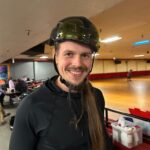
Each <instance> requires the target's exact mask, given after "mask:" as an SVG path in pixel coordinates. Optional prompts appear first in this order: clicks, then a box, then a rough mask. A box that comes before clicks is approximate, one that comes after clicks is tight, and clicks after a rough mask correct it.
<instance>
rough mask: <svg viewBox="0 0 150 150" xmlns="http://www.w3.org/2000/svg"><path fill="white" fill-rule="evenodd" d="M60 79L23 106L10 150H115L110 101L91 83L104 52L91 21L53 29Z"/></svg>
mask: <svg viewBox="0 0 150 150" xmlns="http://www.w3.org/2000/svg"><path fill="white" fill-rule="evenodd" d="M50 45H54V47H55V56H54V66H55V69H56V71H57V73H58V76H54V77H52V78H51V79H50V80H48V81H47V82H46V83H45V85H44V86H42V87H41V88H39V89H38V90H37V91H35V92H33V93H32V94H31V95H29V96H27V97H26V98H25V99H24V100H23V102H22V104H21V105H20V107H19V109H18V111H17V115H16V119H15V125H14V130H13V133H12V136H11V141H10V148H9V150H20V149H21V150H109V149H111V148H112V145H111V142H110V141H109V138H108V136H107V134H106V130H105V127H104V114H103V112H104V106H105V104H104V98H103V95H102V93H101V91H100V90H98V89H96V88H94V87H92V85H91V84H90V82H89V81H88V79H87V77H88V75H89V73H90V72H91V70H92V66H93V61H94V54H95V52H97V51H98V48H99V36H98V32H97V30H96V28H95V26H94V25H93V24H92V23H91V22H90V21H89V20H88V19H87V18H85V17H68V18H65V19H63V20H61V21H60V22H59V23H58V24H57V25H56V27H55V28H54V29H53V31H52V33H51V36H50Z"/></svg>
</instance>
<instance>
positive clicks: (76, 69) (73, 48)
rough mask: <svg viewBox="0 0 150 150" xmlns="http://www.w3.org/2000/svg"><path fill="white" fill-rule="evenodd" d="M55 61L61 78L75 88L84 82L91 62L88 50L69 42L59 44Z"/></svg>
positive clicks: (90, 53)
mask: <svg viewBox="0 0 150 150" xmlns="http://www.w3.org/2000/svg"><path fill="white" fill-rule="evenodd" d="M55 59H56V65H57V68H58V71H59V73H60V75H61V76H62V78H63V79H65V80H66V81H68V82H69V83H71V84H72V85H75V86H78V85H79V84H80V83H82V82H83V81H84V79H85V78H86V77H87V75H88V74H89V71H90V70H91V67H92V62H93V59H92V52H91V49H90V48H88V47H85V46H83V45H80V44H78V43H75V42H71V41H66V42H62V43H60V45H59V49H58V50H57V52H56V55H55Z"/></svg>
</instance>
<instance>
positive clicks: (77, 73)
mask: <svg viewBox="0 0 150 150" xmlns="http://www.w3.org/2000/svg"><path fill="white" fill-rule="evenodd" d="M71 73H72V74H76V75H79V74H81V73H82V72H81V71H78V72H75V71H71Z"/></svg>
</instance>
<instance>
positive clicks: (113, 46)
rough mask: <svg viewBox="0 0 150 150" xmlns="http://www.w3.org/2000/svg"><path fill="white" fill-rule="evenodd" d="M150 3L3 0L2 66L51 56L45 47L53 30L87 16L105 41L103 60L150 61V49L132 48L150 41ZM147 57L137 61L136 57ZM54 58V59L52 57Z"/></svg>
mask: <svg viewBox="0 0 150 150" xmlns="http://www.w3.org/2000/svg"><path fill="white" fill-rule="evenodd" d="M149 14H150V0H92V1H91V0H32V1H31V0H13V1H12V0H0V63H2V62H5V61H6V60H9V59H12V58H15V59H33V58H38V57H39V55H41V54H43V53H45V52H46V53H47V52H49V48H48V47H47V46H45V41H47V40H48V38H49V34H50V31H51V29H52V28H53V27H54V26H55V25H56V23H57V22H58V21H59V20H61V19H62V18H64V17H66V16H81V15H82V16H86V17H88V18H89V19H91V20H92V21H93V23H94V24H95V25H96V27H97V28H98V31H99V32H100V38H101V39H104V38H107V37H111V36H113V35H119V36H121V37H122V39H121V40H119V41H116V42H113V43H109V44H106V43H105V44H104V43H101V48H100V50H99V53H100V55H99V56H98V57H97V58H100V59H113V58H114V57H115V58H117V59H150V53H149V52H150V45H148V44H147V45H141V46H136V47H135V46H132V43H133V42H135V41H140V40H145V39H150V16H149ZM141 54H143V55H144V56H143V57H139V58H137V57H136V58H135V57H134V55H141ZM49 57H50V55H49Z"/></svg>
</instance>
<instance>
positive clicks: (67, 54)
mask: <svg viewBox="0 0 150 150" xmlns="http://www.w3.org/2000/svg"><path fill="white" fill-rule="evenodd" d="M65 56H67V57H72V56H73V53H66V54H65Z"/></svg>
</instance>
